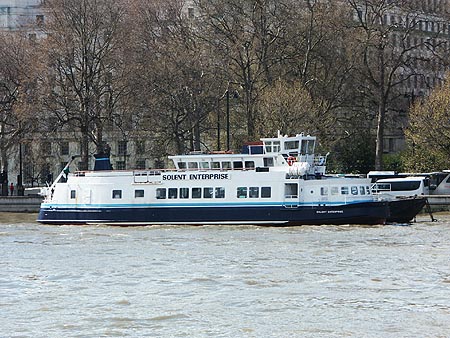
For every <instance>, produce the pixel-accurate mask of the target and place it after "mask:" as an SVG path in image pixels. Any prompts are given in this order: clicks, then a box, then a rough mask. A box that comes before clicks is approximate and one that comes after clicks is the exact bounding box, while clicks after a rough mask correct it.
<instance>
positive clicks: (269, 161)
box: [263, 157, 273, 167]
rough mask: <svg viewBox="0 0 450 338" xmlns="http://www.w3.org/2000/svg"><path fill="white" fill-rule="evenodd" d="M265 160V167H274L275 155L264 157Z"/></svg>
mask: <svg viewBox="0 0 450 338" xmlns="http://www.w3.org/2000/svg"><path fill="white" fill-rule="evenodd" d="M263 161H264V166H265V167H273V157H264V158H263Z"/></svg>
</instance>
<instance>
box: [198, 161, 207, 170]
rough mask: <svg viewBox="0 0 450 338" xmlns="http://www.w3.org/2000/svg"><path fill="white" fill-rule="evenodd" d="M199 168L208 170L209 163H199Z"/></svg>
mask: <svg viewBox="0 0 450 338" xmlns="http://www.w3.org/2000/svg"><path fill="white" fill-rule="evenodd" d="M200 168H202V169H209V162H200Z"/></svg>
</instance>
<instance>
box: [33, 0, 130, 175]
mask: <svg viewBox="0 0 450 338" xmlns="http://www.w3.org/2000/svg"><path fill="white" fill-rule="evenodd" d="M46 5H47V6H48V16H49V20H48V25H47V26H46V29H47V38H46V40H45V42H44V44H45V46H44V47H45V50H46V51H47V53H46V56H47V58H46V60H45V64H46V69H45V74H43V79H42V87H43V89H44V93H43V94H44V95H42V105H43V109H44V110H45V111H47V112H48V113H51V114H52V116H54V117H56V121H57V123H58V125H59V126H62V127H66V128H69V129H76V130H78V131H79V132H80V139H81V140H80V141H81V165H82V169H87V165H88V159H89V143H90V142H93V143H94V144H95V145H96V148H97V152H101V151H102V150H103V149H102V147H103V145H104V142H103V133H104V128H105V124H106V123H107V122H108V121H112V122H121V121H122V119H121V118H120V117H121V113H122V112H121V111H119V103H120V102H121V100H122V99H123V98H124V97H125V96H126V95H127V94H128V91H127V88H126V87H125V86H124V81H123V77H124V76H125V74H126V70H125V66H126V60H124V59H123V57H124V53H123V47H124V46H123V42H124V33H125V32H126V30H124V27H123V23H124V22H123V18H124V10H125V8H124V6H123V4H122V3H121V2H114V1H108V0H49V1H47V2H46ZM120 108H123V107H120ZM118 114H119V115H118Z"/></svg>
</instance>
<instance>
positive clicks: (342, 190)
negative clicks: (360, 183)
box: [341, 187, 348, 195]
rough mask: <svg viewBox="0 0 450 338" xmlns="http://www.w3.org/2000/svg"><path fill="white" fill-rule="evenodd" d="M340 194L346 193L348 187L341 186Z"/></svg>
mask: <svg viewBox="0 0 450 338" xmlns="http://www.w3.org/2000/svg"><path fill="white" fill-rule="evenodd" d="M341 195H348V187H341Z"/></svg>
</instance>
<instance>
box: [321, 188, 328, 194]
mask: <svg viewBox="0 0 450 338" xmlns="http://www.w3.org/2000/svg"><path fill="white" fill-rule="evenodd" d="M320 194H321V195H322V196H328V187H321V188H320Z"/></svg>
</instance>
